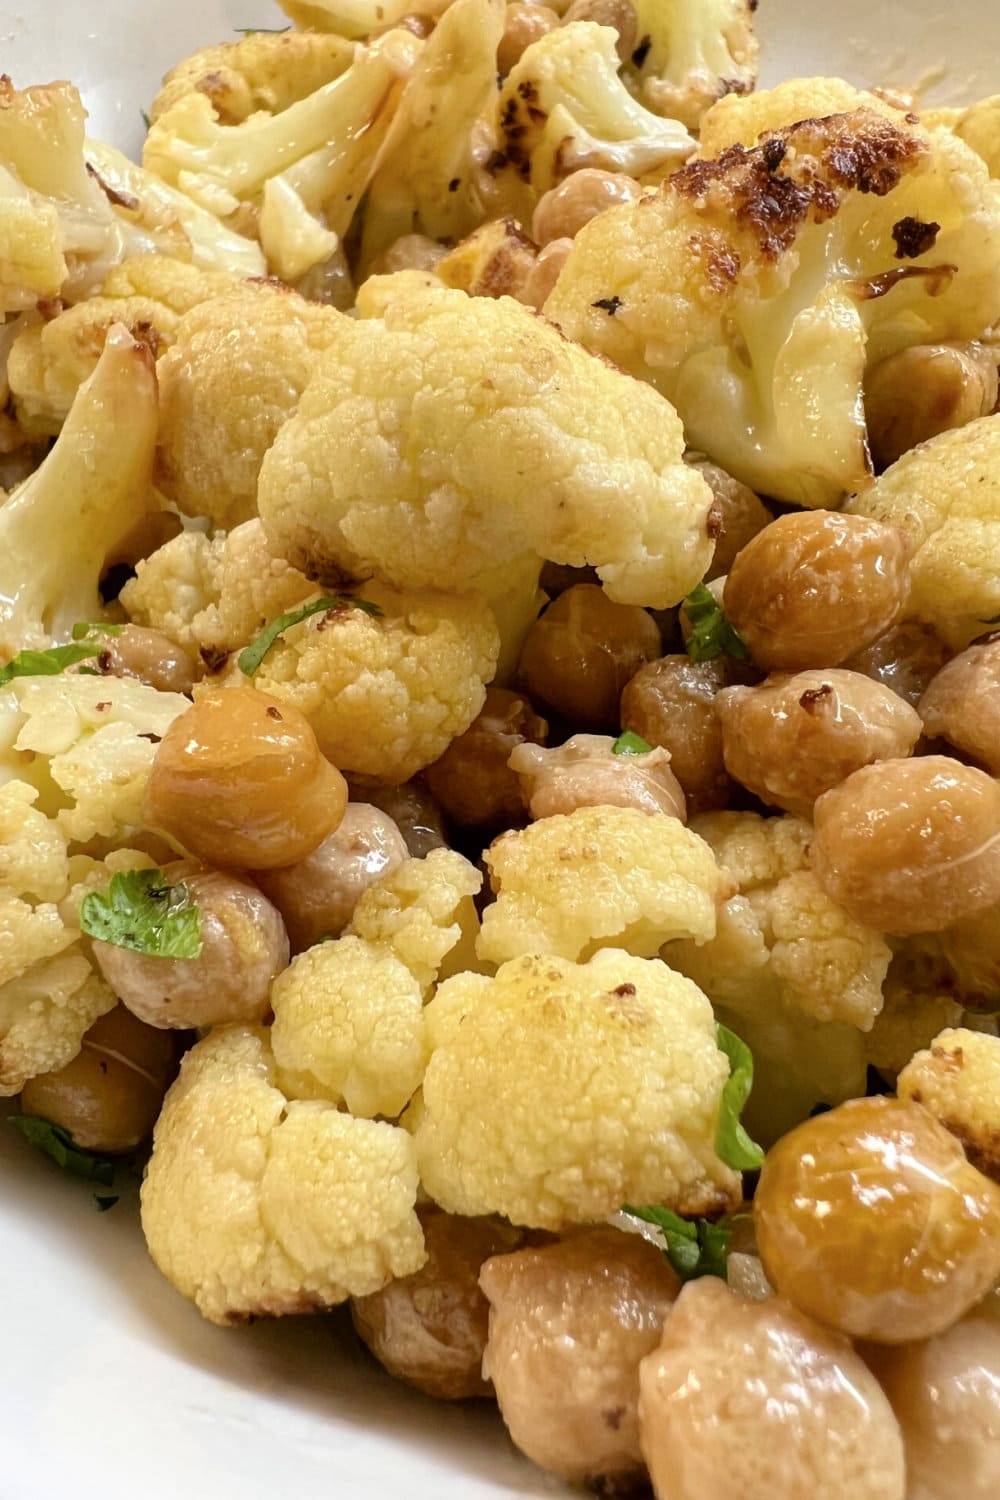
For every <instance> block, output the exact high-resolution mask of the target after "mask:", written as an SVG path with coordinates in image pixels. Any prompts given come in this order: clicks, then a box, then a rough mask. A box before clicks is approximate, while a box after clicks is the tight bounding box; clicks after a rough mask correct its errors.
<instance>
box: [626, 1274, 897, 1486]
mask: <svg viewBox="0 0 1000 1500" xmlns="http://www.w3.org/2000/svg"><path fill="white" fill-rule="evenodd" d="M639 1379H640V1397H639V1428H640V1432H641V1435H642V1451H643V1453H644V1454H645V1457H646V1462H647V1464H648V1465H649V1474H650V1478H651V1479H652V1481H653V1489H654V1490H655V1492H656V1495H657V1496H658V1497H659V1500H773V1497H776V1496H780V1500H848V1497H849V1500H903V1494H904V1491H905V1488H906V1480H905V1472H904V1460H903V1444H902V1440H901V1437H900V1432H899V1427H898V1425H897V1423H896V1420H895V1417H894V1416H893V1413H892V1408H891V1407H890V1405H889V1402H888V1401H887V1400H886V1397H885V1395H884V1394H883V1392H882V1390H881V1389H880V1388H879V1384H878V1382H877V1380H876V1379H875V1378H874V1376H873V1375H872V1374H871V1371H870V1370H868V1369H867V1368H866V1367H865V1364H864V1362H863V1360H862V1359H861V1357H860V1356H859V1355H858V1354H856V1353H855V1351H854V1350H853V1349H852V1348H851V1345H850V1343H849V1341H848V1340H847V1339H846V1338H843V1337H841V1336H840V1335H839V1334H836V1333H831V1332H830V1330H829V1329H826V1328H822V1327H820V1325H819V1324H818V1323H814V1322H813V1320H812V1319H811V1318H808V1317H805V1316H804V1315H803V1314H802V1313H801V1312H798V1311H796V1309H795V1308H794V1307H791V1306H790V1305H789V1304H788V1303H787V1302H785V1301H784V1300H783V1299H782V1298H780V1297H769V1298H767V1299H766V1300H765V1301H749V1300H746V1301H745V1300H743V1299H742V1298H740V1297H738V1296H736V1295H735V1294H734V1293H733V1292H731V1291H730V1290H729V1289H728V1288H727V1287H726V1286H725V1285H724V1284H723V1283H722V1282H721V1281H719V1280H717V1279H715V1278H714V1277H711V1276H706V1277H703V1278H702V1279H701V1280H698V1281H691V1282H688V1284H687V1286H685V1288H684V1290H683V1291H682V1292H681V1295H680V1297H679V1298H678V1300H677V1305H676V1307H675V1308H674V1310H673V1312H672V1313H671V1314H670V1317H669V1318H668V1319H667V1323H666V1327H665V1329H664V1333H663V1342H662V1343H661V1345H660V1347H659V1348H658V1349H657V1350H656V1351H655V1352H654V1353H652V1354H650V1355H648V1356H647V1357H646V1358H645V1359H644V1360H643V1362H642V1366H641V1370H640V1377H639Z"/></svg>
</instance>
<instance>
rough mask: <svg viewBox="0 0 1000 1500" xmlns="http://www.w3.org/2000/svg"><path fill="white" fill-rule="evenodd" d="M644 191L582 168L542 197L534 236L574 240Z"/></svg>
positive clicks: (625, 179) (621, 178) (619, 177)
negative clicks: (601, 216) (586, 227)
mask: <svg viewBox="0 0 1000 1500" xmlns="http://www.w3.org/2000/svg"><path fill="white" fill-rule="evenodd" d="M641 192H642V188H641V187H640V186H639V184H638V183H637V182H636V180H635V178H634V177H629V176H628V175H627V174H626V173H625V172H605V171H603V170H602V169H601V168H599V167H581V168H580V170H579V171H578V172H572V173H570V175H569V177H567V178H565V180H564V181H562V182H560V183H559V185H558V187H554V188H549V190H548V192H547V193H543V194H542V196H541V197H540V198H539V200H538V203H537V205H536V207H535V212H534V213H533V215H532V217H531V237H532V239H533V240H534V241H535V243H536V244H538V245H548V244H549V243H550V241H552V240H560V239H570V240H571V239H572V238H573V237H574V235H576V234H579V232H580V230H581V229H582V228H583V226H584V224H589V223H590V221H591V219H596V217H597V215H598V214H602V213H603V212H604V210H605V209H606V208H614V207H615V206H616V205H617V204H619V203H634V202H635V200H636V199H637V198H638V197H639V195H640V193H641ZM719 472H720V473H721V472H722V471H721V469H720V470H719ZM705 477H706V478H707V477H708V476H707V475H706V476H705Z"/></svg>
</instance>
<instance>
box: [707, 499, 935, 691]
mask: <svg viewBox="0 0 1000 1500" xmlns="http://www.w3.org/2000/svg"><path fill="white" fill-rule="evenodd" d="M909 552H910V544H909V542H908V541H907V539H906V538H905V537H904V536H903V534H902V532H900V531H897V530H896V528H895V527H892V526H883V525H882V524H881V523H880V522H878V521H869V520H867V519H866V518H865V517H863V516H842V515H837V514H836V513H834V512H833V511H825V510H813V511H795V512H793V513H792V514H790V515H786V516H779V517H778V519H777V520H776V521H772V522H771V524H770V526H766V527H765V528H764V530H763V531H759V532H758V533H757V535H756V536H755V537H754V538H753V540H752V541H751V542H748V543H747V545H746V546H745V547H744V548H743V549H742V550H741V551H740V553H739V554H738V555H737V557H736V559H735V561H734V562H733V565H732V567H731V568H730V570H729V574H728V577H727V579H726V588H725V609H726V614H727V616H728V617H729V620H730V621H731V623H732V624H733V625H734V626H735V627H736V629H737V630H738V631H739V633H740V635H741V636H742V637H743V639H744V641H745V642H746V644H747V647H748V649H749V651H750V655H751V656H752V657H753V659H754V661H755V662H756V663H757V665H758V666H759V667H763V668H765V670H767V671H769V672H789V671H798V670H799V669H801V668H804V667H836V666H839V664H840V663H841V662H842V661H843V660H844V659H845V657H848V656H850V655H851V654H852V653H853V652H855V651H860V650H861V649H862V648H863V647H864V646H867V645H870V643H871V642H872V641H874V640H875V639H876V638H877V637H878V636H880V635H882V634H884V632H885V631H887V630H888V629H889V628H890V626H892V625H894V624H895V623H896V621H897V620H898V619H899V617H900V615H901V614H902V613H903V610H904V609H905V607H906V602H907V599H908V597H909V589H910V575H909V569H908V567H907V558H908V557H909Z"/></svg>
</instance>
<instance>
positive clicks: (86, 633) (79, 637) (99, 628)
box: [72, 620, 125, 641]
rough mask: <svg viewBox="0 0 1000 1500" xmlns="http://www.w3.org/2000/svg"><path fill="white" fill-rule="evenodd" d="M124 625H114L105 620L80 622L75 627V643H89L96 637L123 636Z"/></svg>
mask: <svg viewBox="0 0 1000 1500" xmlns="http://www.w3.org/2000/svg"><path fill="white" fill-rule="evenodd" d="M124 629H125V626H124V625H112V624H111V623H110V622H107V623H105V621H104V620H80V621H79V622H78V623H77V624H76V625H74V626H73V632H72V633H73V639H74V641H89V640H90V639H91V638H92V637H93V636H95V635H121V633H122V631H123V630H124Z"/></svg>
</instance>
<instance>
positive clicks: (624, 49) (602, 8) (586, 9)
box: [563, 0, 639, 63]
mask: <svg viewBox="0 0 1000 1500" xmlns="http://www.w3.org/2000/svg"><path fill="white" fill-rule="evenodd" d="M572 21H594V22H596V24H597V25H598V26H610V27H611V28H612V30H614V31H617V33H618V56H619V57H620V58H621V60H622V62H623V63H624V62H628V60H629V58H630V57H631V56H632V53H633V52H634V51H635V46H636V43H637V42H638V40H639V18H638V16H637V15H636V13H635V6H634V5H632V4H631V3H630V0H573V3H572V5H570V7H569V9H568V10H567V11H566V13H565V15H564V16H563V25H564V26H568V25H569V24H570V23H571V22H572Z"/></svg>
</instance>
